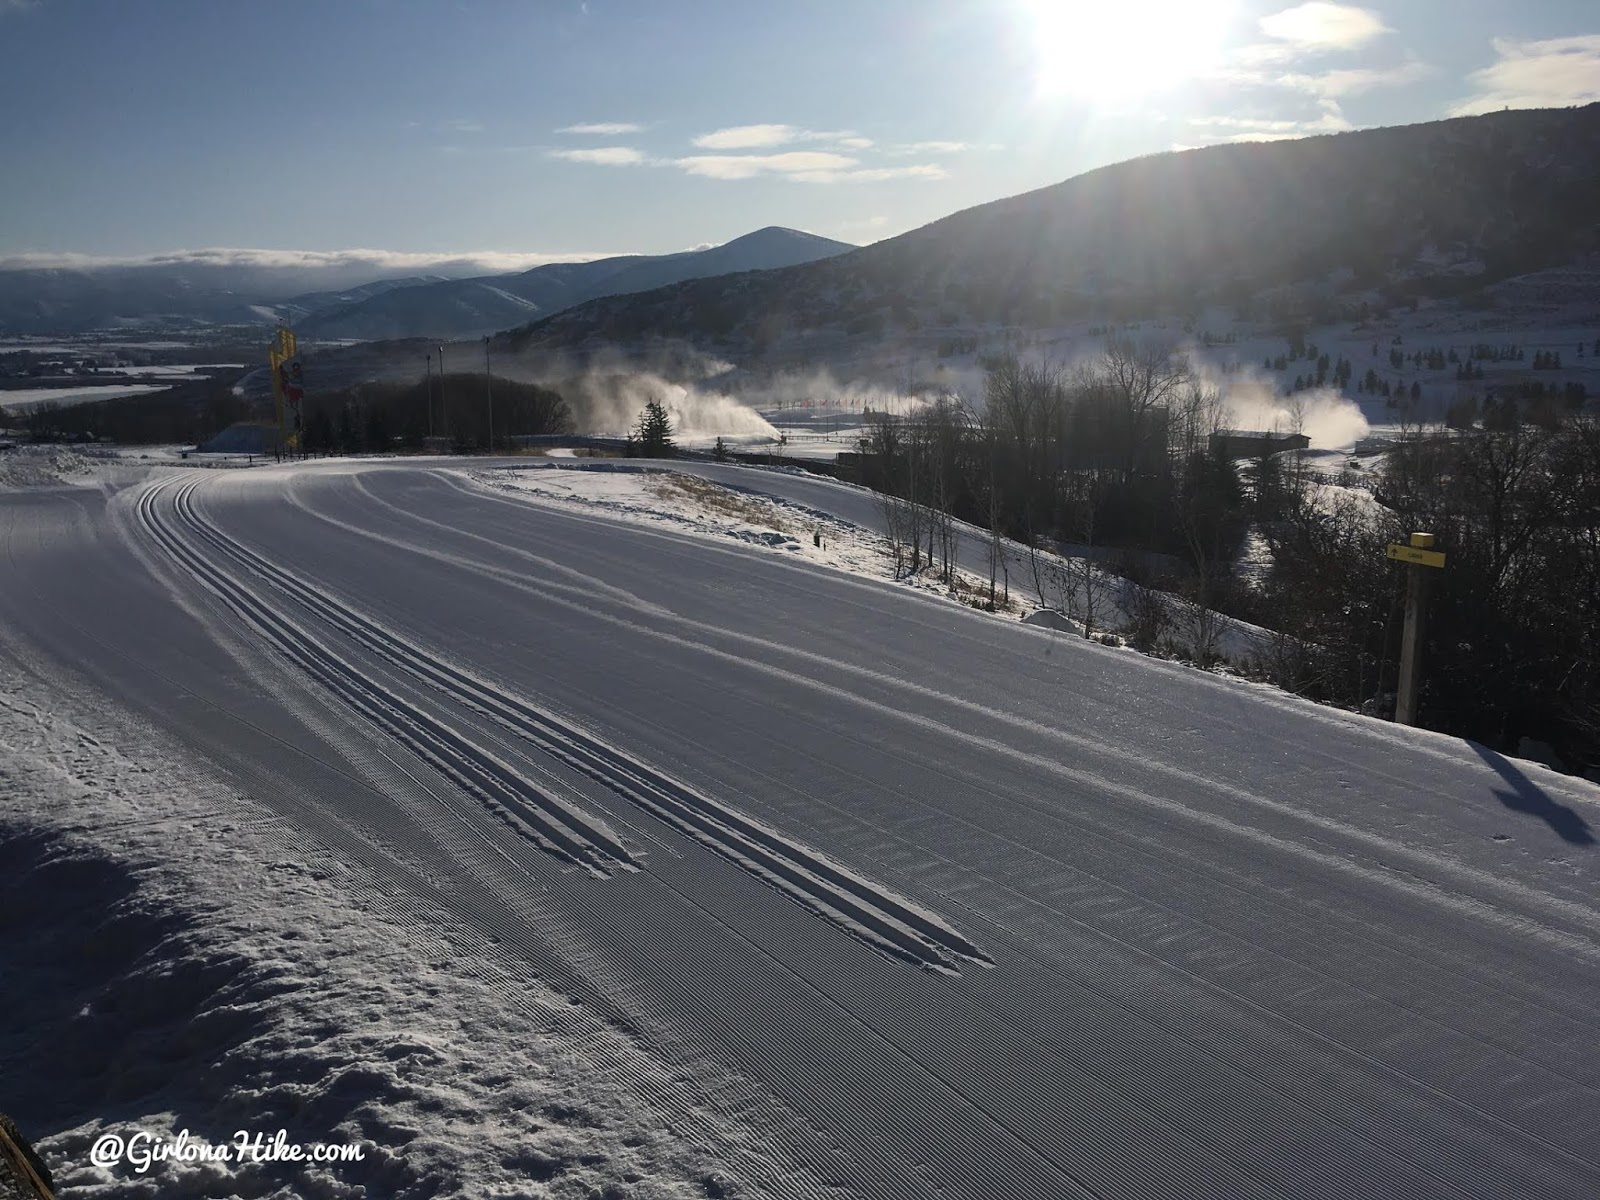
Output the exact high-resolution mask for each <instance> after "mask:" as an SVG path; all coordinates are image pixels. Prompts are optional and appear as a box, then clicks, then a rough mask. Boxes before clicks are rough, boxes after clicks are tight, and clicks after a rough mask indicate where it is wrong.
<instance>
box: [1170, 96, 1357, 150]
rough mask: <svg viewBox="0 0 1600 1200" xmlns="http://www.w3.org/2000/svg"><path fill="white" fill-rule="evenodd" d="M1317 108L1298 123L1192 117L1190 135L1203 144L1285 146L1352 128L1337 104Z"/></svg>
mask: <svg viewBox="0 0 1600 1200" xmlns="http://www.w3.org/2000/svg"><path fill="white" fill-rule="evenodd" d="M1318 108H1319V110H1320V111H1319V113H1318V115H1317V116H1315V117H1306V118H1301V119H1292V118H1291V119H1285V118H1271V117H1260V118H1257V117H1234V116H1214V117H1191V118H1190V119H1189V125H1190V126H1191V128H1192V132H1193V135H1194V136H1195V137H1196V138H1197V139H1198V140H1199V141H1200V142H1202V143H1204V142H1285V141H1289V140H1290V139H1292V138H1303V137H1313V136H1315V135H1316V134H1319V133H1344V132H1346V131H1348V130H1351V129H1354V128H1355V126H1353V125H1351V124H1350V122H1349V120H1348V119H1346V117H1345V115H1344V111H1343V110H1342V109H1341V108H1340V107H1339V104H1338V102H1337V101H1335V100H1331V99H1324V100H1322V101H1320V102H1319V104H1318ZM1214 131H1215V132H1214ZM1190 148H1192V145H1191V147H1190Z"/></svg>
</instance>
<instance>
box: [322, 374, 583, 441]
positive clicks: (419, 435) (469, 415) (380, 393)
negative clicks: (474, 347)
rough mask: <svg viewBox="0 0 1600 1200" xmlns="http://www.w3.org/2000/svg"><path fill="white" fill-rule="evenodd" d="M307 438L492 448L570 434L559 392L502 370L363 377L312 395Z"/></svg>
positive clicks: (567, 411)
mask: <svg viewBox="0 0 1600 1200" xmlns="http://www.w3.org/2000/svg"><path fill="white" fill-rule="evenodd" d="M303 419H304V422H305V434H304V445H305V448H306V449H307V450H308V451H310V452H312V453H338V454H361V453H373V452H377V451H390V450H420V449H422V448H423V446H424V445H425V444H426V441H427V439H428V438H430V437H432V438H442V439H445V440H446V441H448V443H449V444H450V446H451V447H452V448H453V449H455V450H488V449H490V448H491V447H490V435H491V422H492V433H493V438H494V446H495V447H500V448H503V447H505V446H506V445H507V444H508V439H509V438H513V437H519V436H529V435H533V436H539V435H549V434H561V433H571V432H572V430H573V417H572V410H571V408H570V407H569V406H568V404H567V402H566V400H565V399H564V398H563V397H562V396H561V394H560V393H559V392H556V391H553V390H552V389H550V388H547V387H541V386H539V385H538V384H533V383H519V382H517V381H515V380H511V379H502V378H500V377H498V376H495V377H493V378H489V379H487V380H486V379H485V377H484V376H483V375H475V374H460V375H446V376H444V377H443V379H440V377H438V376H434V377H432V379H424V380H418V381H417V382H415V383H362V384H356V385H355V386H353V387H348V388H345V389H343V390H341V391H337V392H324V393H320V394H313V395H310V396H308V397H307V398H306V401H305V408H304V413H303Z"/></svg>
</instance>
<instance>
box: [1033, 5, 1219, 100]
mask: <svg viewBox="0 0 1600 1200" xmlns="http://www.w3.org/2000/svg"><path fill="white" fill-rule="evenodd" d="M1027 7H1028V10H1029V13H1030V15H1031V17H1032V22H1033V25H1032V29H1031V30H1030V31H1029V32H1030V36H1031V38H1032V39H1033V41H1034V45H1035V46H1036V47H1037V50H1038V56H1039V60H1038V61H1039V66H1038V87H1039V93H1040V95H1042V96H1066V95H1070V96H1082V97H1084V98H1085V99H1089V100H1125V99H1128V98H1130V97H1134V96H1141V95H1144V94H1146V93H1149V92H1156V91H1160V90H1162V89H1164V88H1167V87H1170V86H1171V85H1173V84H1175V83H1180V82H1182V81H1183V80H1185V79H1193V78H1194V77H1195V76H1197V75H1201V74H1204V73H1205V72H1206V71H1208V70H1209V69H1210V68H1211V67H1213V66H1215V65H1216V63H1217V62H1218V61H1219V59H1220V58H1221V54H1222V43H1223V39H1224V37H1225V35H1226V34H1227V31H1228V24H1229V21H1230V20H1231V18H1232V17H1233V15H1234V9H1235V0H1099V2H1091V3H1083V2H1082V0H1028V5H1027Z"/></svg>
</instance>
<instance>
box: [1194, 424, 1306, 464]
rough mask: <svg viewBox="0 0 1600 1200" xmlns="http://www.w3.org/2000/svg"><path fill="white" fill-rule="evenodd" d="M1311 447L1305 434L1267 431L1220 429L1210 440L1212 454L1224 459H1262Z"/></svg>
mask: <svg viewBox="0 0 1600 1200" xmlns="http://www.w3.org/2000/svg"><path fill="white" fill-rule="evenodd" d="M1310 447H1311V439H1310V438H1308V437H1307V436H1306V435H1305V434H1303V433H1274V432H1272V431H1271V430H1266V429H1219V430H1217V432H1216V433H1213V434H1212V435H1211V438H1210V450H1211V453H1213V454H1216V455H1220V456H1222V457H1224V458H1261V457H1263V456H1264V455H1267V454H1282V453H1283V452H1284V451H1285V450H1308V449H1310Z"/></svg>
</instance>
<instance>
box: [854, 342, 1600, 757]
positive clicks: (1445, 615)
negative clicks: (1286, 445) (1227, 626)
mask: <svg viewBox="0 0 1600 1200" xmlns="http://www.w3.org/2000/svg"><path fill="white" fill-rule="evenodd" d="M1536 409H1537V411H1535V410H1536ZM1225 411H1226V409H1225V406H1224V404H1223V401H1222V398H1221V396H1220V395H1219V394H1218V393H1217V392H1216V391H1215V390H1214V389H1212V388H1209V387H1207V386H1205V385H1204V384H1202V382H1201V381H1200V380H1199V379H1198V378H1197V377H1196V376H1195V375H1194V373H1193V372H1192V371H1191V370H1190V369H1189V366H1188V364H1187V363H1186V362H1185V361H1184V360H1182V359H1181V358H1174V357H1171V356H1169V355H1166V354H1164V353H1160V352H1155V351H1146V350H1142V349H1139V348H1137V347H1136V346H1134V345H1133V344H1131V343H1127V342H1119V341H1115V340H1113V341H1112V342H1110V343H1109V344H1108V347H1107V349H1106V351H1105V353H1104V354H1103V355H1102V356H1101V357H1100V358H1099V359H1097V360H1095V361H1093V362H1089V363H1086V364H1082V365H1079V366H1077V367H1074V368H1071V369H1068V368H1063V367H1058V366H1052V365H1050V364H1045V363H1025V362H1021V361H1018V360H1016V359H1014V358H1007V359H1003V360H1000V361H997V362H995V363H994V364H992V366H991V369H990V370H989V371H988V374H987V377H986V379H985V385H984V393H983V396H982V398H981V400H979V399H977V398H970V399H965V400H964V399H962V398H959V397H955V396H946V397H942V398H940V399H938V400H936V401H935V402H933V403H932V404H930V405H929V406H927V407H926V408H924V409H921V410H919V411H918V412H917V413H916V414H915V415H913V416H910V417H902V418H895V417H891V416H888V415H886V414H874V415H873V417H872V419H871V421H870V422H869V425H868V428H867V431H866V434H865V436H864V437H863V439H862V444H861V447H860V449H861V454H860V457H859V461H858V464H857V466H858V474H859V477H860V479H861V482H863V483H866V484H868V485H869V486H872V487H874V488H876V489H877V490H879V491H880V492H882V493H884V496H885V500H884V511H885V517H886V520H887V522H888V526H889V533H890V545H891V550H892V553H893V555H894V558H895V563H896V568H897V570H899V571H904V572H917V571H926V570H930V569H931V570H933V571H937V572H940V573H942V574H943V575H944V576H945V577H947V578H949V577H950V576H951V574H952V563H953V559H954V557H955V555H954V549H953V543H954V523H955V521H956V520H961V521H966V522H970V523H971V524H973V525H976V526H978V527H980V528H982V529H986V530H988V531H989V538H990V540H991V543H992V545H991V554H990V556H989V558H990V562H991V570H990V575H991V580H990V597H989V599H990V600H991V601H993V599H994V595H995V585H996V584H997V583H998V582H1000V580H998V579H997V578H996V576H998V575H999V574H1000V573H1001V572H1002V571H1003V570H1005V569H1006V568H1005V567H1004V565H1003V563H1004V556H1003V554H1002V553H1001V551H1000V539H1001V538H1002V537H1008V538H1011V539H1014V540H1015V541H1017V542H1020V543H1022V544H1023V545H1024V546H1027V547H1035V548H1039V549H1065V550H1069V551H1070V555H1069V557H1068V558H1067V559H1065V560H1063V559H1061V558H1058V557H1056V556H1054V555H1043V556H1041V555H1038V554H1034V555H1032V556H1031V558H1032V561H1031V562H1030V563H1029V564H1027V566H1026V567H1024V571H1025V573H1027V574H1028V575H1030V576H1031V577H1030V578H1027V579H1024V580H1018V579H1016V578H1015V577H1014V576H1012V577H1011V578H1010V583H1011V585H1012V586H1013V587H1015V586H1018V585H1019V584H1021V585H1023V586H1025V587H1031V588H1032V589H1033V590H1035V591H1036V592H1037V594H1038V595H1039V597H1040V600H1041V603H1045V604H1048V605H1051V606H1058V607H1062V608H1064V609H1067V610H1068V611H1069V612H1070V615H1072V616H1074V617H1075V618H1076V619H1078V620H1080V621H1082V622H1083V624H1084V625H1085V626H1086V627H1087V628H1088V629H1090V630H1091V631H1092V630H1094V629H1095V628H1097V627H1099V626H1101V625H1103V624H1104V622H1105V620H1106V616H1107V614H1108V613H1109V610H1110V607H1111V603H1110V601H1111V598H1112V596H1113V595H1114V596H1115V597H1116V598H1117V600H1118V603H1119V605H1120V609H1121V617H1122V620H1123V622H1124V629H1123V632H1124V634H1125V635H1127V636H1129V637H1130V639H1131V640H1133V641H1134V642H1135V643H1136V644H1139V645H1140V646H1141V648H1145V649H1156V650H1160V649H1161V648H1162V647H1163V646H1166V647H1167V648H1168V649H1169V650H1170V649H1175V648H1176V645H1177V642H1176V639H1175V638H1174V636H1173V635H1174V622H1175V620H1178V619H1182V620H1183V621H1184V622H1185V624H1186V626H1187V628H1186V635H1185V637H1184V639H1183V641H1184V642H1185V643H1186V645H1185V646H1184V649H1183V652H1184V653H1186V654H1188V655H1190V656H1192V657H1196V658H1200V659H1205V658H1209V657H1214V653H1215V646H1216V641H1217V636H1218V634H1219V632H1220V625H1221V619H1222V617H1223V616H1233V617H1237V618H1239V619H1241V620H1245V621H1248V622H1250V623H1252V624H1255V625H1259V626H1262V627H1264V628H1266V629H1267V630H1269V631H1271V633H1270V636H1269V637H1268V638H1267V639H1266V641H1265V643H1264V644H1263V645H1262V647H1261V651H1260V654H1259V657H1258V659H1257V661H1256V662H1255V663H1254V664H1253V667H1254V669H1255V670H1257V671H1258V672H1259V673H1260V674H1261V675H1262V676H1263V677H1265V678H1268V679H1270V680H1272V681H1273V682H1275V683H1277V684H1279V685H1280V686H1283V687H1285V688H1287V689H1289V690H1292V691H1295V692H1298V693H1301V694H1304V695H1306V696H1309V697H1312V698H1314V699H1317V700H1321V701H1324V702H1328V703H1334V704H1338V705H1343V706H1347V707H1350V708H1357V707H1363V708H1365V709H1366V710H1367V711H1372V712H1379V713H1385V712H1388V711H1392V703H1393V698H1392V697H1393V692H1394V690H1395V688H1396V686H1397V683H1396V670H1397V661H1398V656H1399V643H1400V629H1401V623H1402V620H1403V598H1404V572H1403V569H1402V568H1401V567H1400V566H1399V565H1398V564H1396V563H1394V562H1391V561H1390V560H1388V559H1387V558H1386V557H1385V554H1384V548H1385V546H1386V544H1388V543H1389V542H1395V541H1404V540H1405V537H1406V535H1407V534H1408V533H1409V532H1410V531H1412V530H1427V531H1430V532H1433V533H1435V534H1436V535H1438V537H1439V539H1440V542H1441V544H1442V545H1443V546H1444V548H1445V549H1446V551H1447V554H1448V556H1449V566H1448V569H1447V570H1446V571H1445V572H1443V573H1442V575H1441V578H1440V579H1439V580H1438V581H1437V587H1436V589H1435V593H1434V600H1433V606H1432V620H1431V622H1430V627H1429V633H1428V642H1427V646H1426V647H1425V687H1424V692H1423V695H1422V702H1421V712H1420V720H1421V722H1422V723H1423V724H1424V725H1427V726H1429V727H1431V728H1435V729H1438V730H1442V731H1445V732H1450V733H1455V734H1460V735H1463V736H1467V737H1471V738H1474V739H1477V740H1479V741H1482V742H1484V743H1485V744H1487V745H1490V746H1494V747H1496V748H1499V749H1503V750H1509V751H1515V749H1516V747H1517V743H1518V740H1519V739H1520V738H1521V737H1523V736H1529V737H1535V738H1538V739H1540V740H1542V741H1547V742H1550V743H1552V744H1553V745H1554V746H1555V747H1556V748H1557V750H1558V752H1559V753H1560V754H1561V755H1562V756H1563V758H1564V760H1565V761H1567V762H1569V763H1571V764H1583V763H1596V762H1600V421H1597V420H1596V418H1595V417H1594V416H1593V415H1592V414H1584V413H1581V412H1573V411H1570V410H1567V411H1563V412H1561V413H1559V414H1556V415H1552V413H1551V412H1550V410H1549V408H1548V407H1541V406H1535V405H1532V404H1528V405H1520V406H1519V403H1518V402H1517V401H1516V400H1515V399H1514V398H1506V399H1502V400H1500V401H1498V402H1497V404H1496V406H1495V409H1494V412H1493V414H1492V416H1493V419H1492V420H1487V421H1485V422H1484V423H1483V424H1480V425H1474V426H1471V427H1469V428H1464V429H1424V428H1421V427H1414V428H1410V429H1407V430H1406V432H1405V434H1404V436H1402V437H1401V438H1399V439H1398V440H1397V441H1396V443H1395V444H1394V446H1393V448H1392V449H1391V450H1390V451H1389V452H1388V454H1387V456H1386V458H1385V460H1384V462H1383V464H1382V466H1381V468H1380V469H1379V470H1378V471H1377V472H1376V479H1375V481H1373V482H1372V485H1371V488H1370V490H1369V488H1368V487H1366V486H1363V487H1354V486H1349V487H1337V486H1335V487H1329V486H1328V484H1329V483H1330V482H1339V480H1337V479H1335V478H1330V477H1329V476H1328V475H1326V474H1325V473H1323V472H1319V471H1316V470H1313V469H1311V468H1310V466H1309V464H1308V463H1307V462H1306V461H1305V458H1304V456H1303V455H1301V454H1298V453H1278V454H1265V455H1263V456H1261V457H1259V458H1257V459H1255V460H1253V461H1250V460H1245V461H1237V460H1235V459H1234V458H1233V457H1231V454H1230V452H1229V450H1228V449H1227V447H1226V446H1224V445H1223V444H1222V440H1221V439H1213V438H1212V437H1211V436H1210V435H1211V434H1213V433H1216V432H1218V431H1219V430H1220V429H1221V427H1222V424H1223V419H1224V414H1225ZM1534 416H1536V417H1537V418H1538V420H1537V423H1536V422H1535V421H1534V420H1533V419H1531V418H1532V417H1534ZM1291 423H1292V422H1291ZM1343 482H1346V483H1352V484H1353V483H1354V482H1355V480H1354V477H1353V476H1351V477H1350V478H1347V479H1345V480H1344V481H1343ZM1247 534H1253V535H1255V537H1256V539H1257V544H1259V545H1262V546H1263V547H1264V551H1265V554H1264V557H1265V562H1264V564H1263V566H1264V569H1263V570H1261V571H1260V572H1259V573H1258V574H1257V575H1255V576H1253V577H1250V578H1246V577H1245V576H1244V575H1243V574H1242V573H1241V572H1240V571H1239V569H1238V566H1237V559H1238V557H1239V551H1240V547H1241V544H1242V543H1243V541H1244V539H1245V537H1246V535H1247ZM1064 563H1065V565H1063V564H1064ZM1072 572H1077V573H1078V575H1077V576H1072V575H1071V573H1072ZM1163 593H1164V594H1166V596H1170V597H1171V598H1172V599H1171V600H1168V599H1167V598H1166V596H1164V595H1163ZM1052 597H1054V598H1056V599H1057V600H1060V601H1061V603H1059V604H1056V603H1054V602H1053V600H1052Z"/></svg>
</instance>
